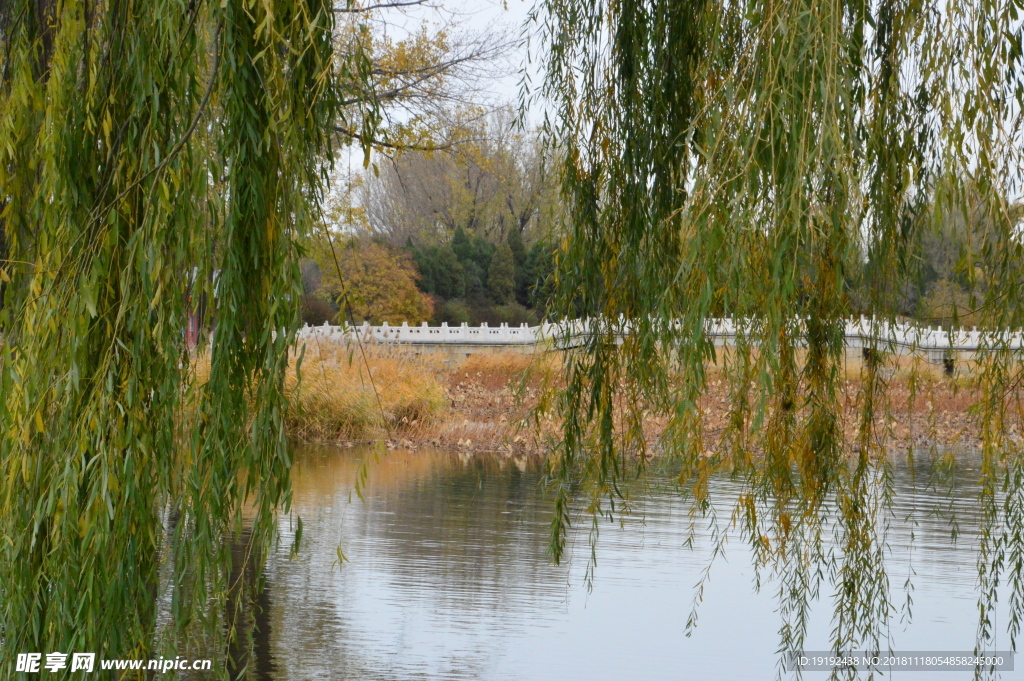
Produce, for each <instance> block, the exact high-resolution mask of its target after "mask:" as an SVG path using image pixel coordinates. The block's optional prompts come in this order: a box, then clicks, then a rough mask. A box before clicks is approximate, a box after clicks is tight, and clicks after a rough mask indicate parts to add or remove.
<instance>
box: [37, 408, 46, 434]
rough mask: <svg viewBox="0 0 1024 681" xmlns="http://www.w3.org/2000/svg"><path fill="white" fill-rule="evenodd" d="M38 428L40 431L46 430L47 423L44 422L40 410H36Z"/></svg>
mask: <svg viewBox="0 0 1024 681" xmlns="http://www.w3.org/2000/svg"><path fill="white" fill-rule="evenodd" d="M36 428H37V429H38V430H39V432H40V433H45V432H46V424H44V423H43V414H42V412H40V411H37V412H36Z"/></svg>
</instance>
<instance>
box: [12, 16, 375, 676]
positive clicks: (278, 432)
mask: <svg viewBox="0 0 1024 681" xmlns="http://www.w3.org/2000/svg"><path fill="white" fill-rule="evenodd" d="M335 31H336V28H335V11H334V9H333V7H332V3H331V2H330V0H259V1H257V0H238V1H232V2H211V1H208V0H191V1H190V2H183V1H179V0H146V1H145V2H133V1H132V0H11V1H9V2H4V3H2V5H0V208H2V212H0V227H2V229H0V234H2V235H3V241H4V247H3V251H2V252H3V253H4V254H5V255H4V257H5V259H4V261H3V262H0V281H3V282H4V284H3V285H4V288H3V292H4V299H3V307H2V313H0V376H2V377H0V471H2V473H0V476H2V479H3V484H2V491H0V613H2V614H0V627H2V645H0V668H2V669H4V670H5V671H4V672H3V673H4V675H5V678H6V677H7V675H8V674H9V673H13V670H14V666H13V665H14V656H15V655H16V654H17V653H23V652H41V653H49V652H53V651H61V652H65V653H66V652H73V651H78V652H95V653H98V654H99V656H100V657H101V658H118V657H124V658H132V657H134V658H146V657H149V656H151V655H155V654H156V653H157V652H160V653H167V652H169V653H171V656H172V657H173V653H174V652H176V651H177V652H185V651H186V650H188V649H189V648H188V646H189V645H191V643H193V642H194V641H195V640H199V639H193V638H192V637H193V636H199V635H201V636H202V638H201V640H202V641H205V643H204V645H207V646H212V647H211V648H209V650H212V654H214V655H218V654H219V653H218V651H223V650H224V649H225V645H226V644H227V643H228V641H227V640H225V639H231V638H237V637H240V636H244V632H239V631H236V630H235V629H236V628H234V627H231V626H226V625H225V623H227V624H228V625H230V623H231V622H232V621H234V620H233V619H232V618H231V617H229V616H227V615H225V604H226V603H227V602H228V600H229V599H228V594H229V590H230V589H229V587H232V586H234V585H229V584H228V580H229V577H230V575H231V574H232V565H231V553H232V547H231V541H230V539H231V537H232V536H237V535H239V534H240V532H239V530H240V529H241V528H240V527H239V525H240V518H241V512H242V510H243V504H244V505H245V509H246V514H247V523H248V522H251V530H250V529H248V528H246V530H245V533H244V534H245V536H246V537H250V539H249V540H248V542H247V543H246V545H245V546H246V548H245V551H244V552H243V553H248V554H255V555H259V553H260V551H261V550H265V548H266V546H267V542H268V541H269V540H270V539H271V537H272V536H273V533H274V518H275V513H277V512H278V511H279V510H281V509H287V507H288V504H289V478H288V472H289V467H290V464H291V460H290V453H289V450H288V447H287V446H286V444H287V443H286V440H285V436H284V430H283V425H282V416H283V413H284V411H285V407H286V404H285V397H284V395H283V380H282V379H283V373H284V370H285V368H286V364H287V362H288V350H289V347H290V346H291V344H292V341H293V338H294V332H295V330H296V328H297V326H298V323H299V321H298V308H297V301H298V299H299V296H300V295H301V294H302V287H301V284H300V275H299V269H298V255H299V249H298V246H297V244H298V239H299V238H300V237H302V236H303V235H304V234H305V233H306V232H307V230H308V228H309V226H310V225H311V224H312V222H313V221H314V220H315V219H316V217H317V214H318V209H319V205H320V199H321V193H322V191H321V190H322V186H323V184H324V180H325V172H326V168H327V163H328V162H329V161H330V160H331V158H332V135H333V134H334V133H333V132H332V131H333V127H334V126H335V125H336V124H337V123H338V122H339V115H340V112H339V109H338V107H339V103H340V102H343V101H345V99H344V98H345V97H346V96H347V95H346V88H348V87H349V86H351V85H353V84H358V83H362V82H365V78H364V76H365V74H366V73H367V72H368V67H367V64H368V61H367V60H366V59H365V55H362V54H360V53H359V51H358V50H354V51H351V52H350V53H349V54H346V55H340V56H339V55H336V54H335V53H334V50H333V44H334V38H335ZM355 42H358V41H355ZM349 94H350V93H349ZM372 122H373V116H372V115H371V116H362V117H361V119H360V120H358V121H355V127H356V128H358V127H359V125H364V124H365V125H372ZM200 303H202V305H200ZM200 309H205V310H206V311H207V316H208V318H209V319H210V320H212V321H213V322H215V332H214V333H213V335H212V338H211V340H210V343H209V358H210V363H209V375H208V378H206V380H204V381H195V380H193V378H194V377H193V376H192V375H191V368H192V366H193V362H192V358H191V356H190V355H189V353H188V349H187V347H186V342H185V333H184V331H185V329H186V327H187V325H188V320H189V318H190V316H191V315H193V314H195V313H196V312H197V311H198V310H200ZM236 552H237V551H236ZM236 562H237V561H236ZM257 562H258V561H257ZM168 566H170V567H169V568H168ZM237 568H238V566H237V565H236V566H235V571H234V574H236V575H237V574H240V572H239V571H238V569H237ZM162 569H163V570H165V572H164V573H163V574H165V575H169V576H168V577H166V579H165V580H164V582H163V583H164V584H165V587H166V591H163V592H160V591H159V589H160V585H161V579H160V578H159V574H160V571H161V570H162ZM234 600H235V601H237V600H238V599H234ZM159 603H163V604H164V607H163V609H162V610H160V608H158V604H159ZM158 610H160V612H159V613H158ZM158 614H159V616H160V624H161V627H158ZM161 632H163V633H162V634H161ZM211 637H212V638H211ZM164 646H166V647H164ZM215 667H216V668H220V669H221V670H223V669H224V666H223V665H222V664H217V665H215ZM66 671H67V670H65V672H66Z"/></svg>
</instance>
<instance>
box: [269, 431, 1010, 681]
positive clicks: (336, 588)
mask: <svg viewBox="0 0 1024 681" xmlns="http://www.w3.org/2000/svg"><path fill="white" fill-rule="evenodd" d="M368 455H369V454H368V453H367V452H365V451H358V450H345V449H334V448H319V449H307V450H304V451H303V452H300V454H299V456H298V461H297V464H296V466H295V469H294V478H293V481H294V502H293V514H297V515H300V516H301V517H302V520H303V524H304V532H303V537H304V538H303V542H302V547H301V550H300V552H299V556H298V559H294V558H289V556H288V550H287V545H288V543H289V541H290V538H291V537H290V532H291V530H290V529H289V528H288V527H285V528H284V533H283V534H284V538H283V541H282V546H281V548H280V549H279V550H278V551H277V552H276V553H275V554H274V555H273V556H272V557H271V559H270V563H269V579H268V590H267V594H266V597H265V604H266V607H267V609H268V612H267V614H266V616H264V617H261V618H260V619H261V620H263V621H264V622H265V624H264V628H265V629H267V630H268V631H267V633H268V634H269V646H268V648H269V651H270V658H271V659H270V660H269V661H266V660H265V661H264V664H262V665H261V667H263V668H264V669H267V670H269V671H268V672H266V674H267V676H268V678H272V679H278V680H285V679H288V680H295V681H300V680H306V679H382V680H384V679H395V680H399V679H402V680H404V679H480V680H491V679H493V680H496V681H497V680H502V681H506V680H508V681H511V680H518V679H522V680H529V681H541V680H545V679H559V680H561V679H587V680H589V681H602V680H605V679H607V680H612V679H614V680H620V679H649V680H659V679H712V678H715V679H759V680H760V679H770V678H773V676H774V672H775V666H776V662H777V656H776V654H775V651H776V649H777V646H778V635H777V631H778V627H779V624H780V621H779V617H778V615H777V614H776V613H775V608H776V601H775V591H774V589H775V586H774V585H773V584H771V583H769V584H766V585H765V586H764V588H763V589H762V590H761V592H757V591H756V590H755V589H754V582H753V577H754V574H753V570H752V567H751V560H750V552H749V549H748V547H747V546H746V545H745V544H744V543H743V541H742V540H741V539H740V538H739V537H738V536H737V537H735V539H734V540H733V541H732V542H731V543H730V544H728V545H727V548H726V552H725V556H724V558H719V559H718V560H717V561H716V562H715V564H714V565H713V566H712V569H711V573H710V575H711V576H710V580H709V581H708V583H707V587H706V590H705V594H704V602H703V604H702V605H701V606H700V609H699V611H698V612H699V623H698V626H697V629H696V631H695V632H694V633H693V635H692V636H691V637H689V638H687V637H686V635H685V631H686V622H687V619H688V617H689V616H690V613H691V610H692V606H693V597H694V585H695V584H696V583H697V581H698V579H699V578H700V575H701V573H702V571H703V570H704V568H705V567H706V566H707V564H708V560H709V557H710V546H711V541H710V538H709V530H708V527H707V524H706V522H705V521H703V520H702V521H700V522H698V523H697V524H696V525H693V524H692V523H691V521H690V513H689V509H690V507H689V503H688V502H687V501H686V500H685V499H684V498H683V497H682V496H681V495H680V493H679V491H678V490H677V489H676V488H675V487H674V486H673V485H672V484H671V478H670V477H669V476H668V475H665V476H662V477H661V478H659V479H658V480H657V484H655V485H653V486H652V487H651V489H649V490H647V491H646V492H644V493H642V494H641V495H640V496H639V498H638V501H639V503H638V506H637V511H638V515H637V516H636V517H631V518H629V519H627V520H626V521H624V522H623V523H622V524H620V523H618V522H616V523H614V524H613V523H608V522H604V523H602V524H601V526H600V541H599V544H598V554H597V558H598V563H597V569H596V576H595V579H594V582H593V589H592V591H588V589H587V588H586V585H585V583H584V572H585V569H586V567H587V562H588V558H589V556H590V547H589V543H588V538H587V532H588V531H589V521H587V520H586V519H582V521H583V522H581V523H580V528H579V530H578V533H577V535H576V536H575V541H574V543H573V546H572V547H571V551H570V554H571V555H570V560H569V561H568V563H567V564H564V565H562V566H555V565H553V564H552V562H551V560H550V556H549V554H548V550H547V545H548V532H549V524H550V520H551V510H550V506H551V502H550V499H549V498H546V497H545V496H544V494H543V491H542V487H541V484H540V481H541V474H542V471H541V468H540V466H539V464H537V463H534V462H530V461H526V460H518V461H516V460H501V459H498V458H490V459H489V458H469V457H465V456H463V457H460V456H459V455H457V454H450V453H444V452H434V453H431V452H422V451H420V452H401V451H398V452H389V453H388V454H387V456H385V457H384V458H382V459H381V460H380V461H379V462H377V463H375V464H373V465H371V466H370V468H369V478H368V480H367V483H366V486H365V489H364V490H363V500H360V499H359V498H358V497H357V496H356V495H355V493H354V483H355V480H356V476H357V473H358V470H359V468H360V464H361V462H362V461H363V459H364V457H366V456H368ZM964 473H965V475H964V477H965V478H968V479H969V478H970V477H971V475H972V472H971V471H969V470H967V471H964ZM923 483H924V476H923V475H921V473H920V471H919V474H918V475H917V476H916V477H915V476H911V475H910V474H909V473H908V472H907V470H906V468H905V467H902V466H899V467H897V469H896V476H895V486H896V497H895V499H896V501H895V506H896V509H895V510H896V513H895V515H896V516H897V518H898V520H897V521H894V524H893V526H892V528H891V531H890V536H889V542H890V546H891V549H892V550H891V556H890V559H889V562H888V570H889V574H890V579H891V582H892V589H893V599H894V601H896V602H897V603H902V601H903V599H904V597H905V596H904V594H903V584H904V581H905V580H906V578H907V577H908V576H911V577H912V582H913V587H914V590H913V592H912V597H913V608H912V611H911V612H912V615H913V618H912V620H911V621H910V622H909V623H907V622H901V621H900V614H899V613H897V615H896V617H895V618H894V621H893V625H892V638H893V647H894V648H895V649H899V650H957V651H961V650H970V649H971V648H972V647H973V644H974V636H975V627H976V620H977V591H976V579H977V571H976V567H975V549H976V546H977V529H978V522H979V517H978V503H977V488H976V487H974V486H972V485H970V484H965V483H962V484H959V485H957V486H956V487H954V488H953V490H952V492H950V491H949V490H948V489H945V488H940V489H934V488H932V489H927V488H925V486H924V484H923ZM738 490H739V486H738V484H736V483H734V482H731V481H728V480H719V481H716V482H715V483H714V486H713V496H714V498H715V499H717V500H718V501H717V504H718V508H720V509H721V511H722V515H723V516H727V514H728V509H729V508H730V507H731V503H732V501H733V500H734V499H735V495H736V494H737V491H738ZM907 516H912V518H913V520H911V521H905V520H903V518H905V517H907ZM954 516H955V520H956V529H957V534H958V536H957V540H956V542H955V543H954V542H953V541H951V534H952V528H953V525H952V519H953V518H954ZM691 528H693V532H694V541H693V542H692V545H691V547H689V548H688V547H687V546H686V543H687V539H688V537H689V533H690V531H691ZM911 532H913V541H911ZM339 549H340V551H342V552H343V553H344V556H345V557H346V558H347V561H346V562H344V563H343V564H340V563H339V555H338V551H339ZM830 616H831V615H830V609H829V602H828V600H827V599H826V600H825V601H823V602H821V603H819V604H818V605H817V607H816V608H815V611H814V613H813V619H812V623H811V627H810V632H811V633H810V635H809V640H808V641H807V646H806V647H807V649H809V650H810V649H827V647H828V634H829V631H830V629H831V622H830ZM1001 626H1003V627H1005V624H1003V625H1001ZM1004 638H1005V634H1003V635H1002V636H1001V639H1000V640H1001V641H1002V639H1004ZM1004 643H1008V642H1004ZM999 647H1008V646H1007V645H1001V646H999ZM1018 666H1019V665H1018ZM825 676H826V674H824V673H813V672H808V673H805V678H809V679H814V678H825ZM970 676H971V675H970V674H963V673H961V674H957V673H944V674H942V676H941V678H943V679H961V678H970ZM929 677H930V675H929V674H928V673H926V672H894V673H893V674H891V676H890V677H889V678H906V679H919V680H921V681H923V680H924V679H926V678H929ZM1002 678H1006V679H1014V678H1024V674H1022V673H1021V672H1016V673H1009V674H1004V675H1003V676H1002Z"/></svg>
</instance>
